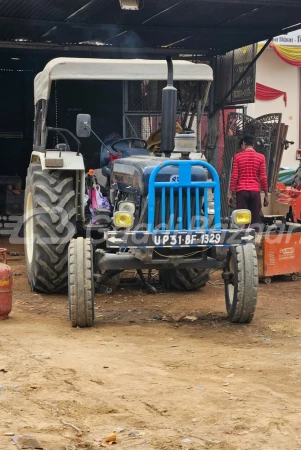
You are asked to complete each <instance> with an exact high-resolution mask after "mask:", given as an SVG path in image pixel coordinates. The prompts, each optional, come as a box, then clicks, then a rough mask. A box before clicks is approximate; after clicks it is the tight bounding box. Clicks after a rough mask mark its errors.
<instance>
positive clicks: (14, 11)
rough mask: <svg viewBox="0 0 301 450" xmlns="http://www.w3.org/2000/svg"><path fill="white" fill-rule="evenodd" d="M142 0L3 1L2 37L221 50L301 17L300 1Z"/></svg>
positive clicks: (0, 8)
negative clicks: (128, 6) (132, 1)
mask: <svg viewBox="0 0 301 450" xmlns="http://www.w3.org/2000/svg"><path fill="white" fill-rule="evenodd" d="M139 1H140V10H139V11H125V10H122V9H121V8H120V4H119V0H72V1H70V0H26V1H25V0H22V1H20V0H2V1H1V3H0V41H9V42H15V43H18V42H19V45H20V43H22V42H24V41H28V42H36V43H51V44H59V45H60V44H75V45H77V44H80V43H83V42H88V43H89V45H91V44H92V43H93V42H95V41H97V42H98V43H103V44H106V45H109V46H111V47H115V48H116V47H117V48H121V49H122V48H131V47H136V48H141V47H148V48H152V49H154V51H155V49H157V48H164V47H165V46H166V47H167V48H173V49H176V48H177V49H179V50H181V51H183V50H184V51H185V50H193V51H195V52H202V53H203V54H221V53H224V52H226V51H228V50H231V49H234V48H238V47H241V46H243V45H247V44H250V43H254V42H257V41H260V40H263V39H266V38H269V37H272V36H275V35H278V34H281V33H283V30H284V29H285V28H286V27H289V26H292V25H294V24H295V22H296V21H298V18H301V0H287V1H284V0H283V1H282V0H210V1H203V0H139ZM0 46H1V44H0Z"/></svg>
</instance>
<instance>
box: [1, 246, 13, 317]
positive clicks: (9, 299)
mask: <svg viewBox="0 0 301 450" xmlns="http://www.w3.org/2000/svg"><path fill="white" fill-rule="evenodd" d="M0 254H2V258H3V263H0V320H4V319H7V318H8V315H9V313H10V312H11V310H12V305H13V273H12V270H11V268H10V267H9V266H8V265H7V264H6V248H0Z"/></svg>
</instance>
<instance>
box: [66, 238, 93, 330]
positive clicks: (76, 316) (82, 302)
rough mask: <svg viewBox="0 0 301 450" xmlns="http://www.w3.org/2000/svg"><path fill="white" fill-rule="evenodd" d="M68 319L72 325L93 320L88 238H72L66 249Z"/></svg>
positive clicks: (90, 322) (81, 326) (89, 324)
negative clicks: (67, 264) (67, 249)
mask: <svg viewBox="0 0 301 450" xmlns="http://www.w3.org/2000/svg"><path fill="white" fill-rule="evenodd" d="M68 262H69V271H68V272H69V273H68V292H69V319H70V321H71V325H72V326H73V327H80V328H85V327H92V326H93V322H94V278H93V248H92V245H91V240H90V239H84V238H82V237H79V238H77V239H72V241H71V242H70V245H69V251H68Z"/></svg>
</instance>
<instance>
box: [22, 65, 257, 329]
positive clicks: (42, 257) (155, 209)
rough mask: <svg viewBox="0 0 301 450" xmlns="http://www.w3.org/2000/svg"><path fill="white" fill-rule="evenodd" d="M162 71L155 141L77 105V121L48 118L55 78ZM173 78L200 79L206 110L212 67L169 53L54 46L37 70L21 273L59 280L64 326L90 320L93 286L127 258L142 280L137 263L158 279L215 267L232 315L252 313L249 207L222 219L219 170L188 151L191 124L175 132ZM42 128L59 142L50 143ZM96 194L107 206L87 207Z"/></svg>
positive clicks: (201, 275) (44, 285) (49, 288)
mask: <svg viewBox="0 0 301 450" xmlns="http://www.w3.org/2000/svg"><path fill="white" fill-rule="evenodd" d="M166 75H167V86H166V87H164V88H163V90H162V117H161V124H160V125H161V128H160V145H159V151H156V153H154V152H151V150H150V149H149V146H148V142H147V140H146V139H143V138H142V137H141V136H137V135H135V136H128V135H127V136H125V134H123V135H124V136H125V137H123V138H122V137H120V136H119V137H117V138H116V136H115V137H114V136H113V137H111V138H110V139H102V138H101V137H100V136H99V134H98V133H96V132H95V131H94V129H93V117H92V118H91V115H89V114H87V113H88V111H85V113H84V114H83V113H80V114H78V115H77V117H76V133H73V132H72V131H70V129H68V128H62V127H59V126H58V124H55V126H48V125H47V113H48V108H49V104H50V95H51V88H52V85H53V84H54V83H55V82H56V81H58V80H59V81H60V80H72V81H74V80H86V81H87V82H89V81H91V80H93V81H95V80H101V81H103V80H121V81H122V82H124V81H126V80H140V81H141V80H158V81H160V82H164V80H166ZM174 80H175V81H176V82H177V83H178V85H180V83H181V82H186V81H189V82H191V83H195V84H199V83H201V84H202V88H201V89H198V92H199V93H202V102H201V104H202V108H201V109H202V110H204V108H205V105H206V103H207V97H208V92H209V87H210V84H211V82H212V80H213V75H212V69H211V68H210V67H209V66H208V65H205V64H194V63H191V62H188V61H175V62H174V63H173V62H172V59H171V57H169V56H168V57H167V58H166V61H150V60H139V59H137V60H118V59H116V60H110V59H84V58H57V59H54V60H52V61H50V62H49V63H48V64H47V65H46V67H45V68H44V70H43V71H42V72H41V73H39V74H38V75H37V76H36V78H35V85H34V87H35V121H34V143H33V152H32V154H31V158H30V165H29V168H28V173H27V178H26V192H25V226H24V236H25V258H26V268H27V275H28V281H29V285H30V288H31V290H35V291H39V292H47V293H58V292H64V291H67V289H68V296H69V318H70V321H71V324H72V326H73V327H91V326H93V323H94V292H95V290H96V289H100V291H101V288H103V287H105V285H106V283H108V282H110V280H113V279H115V280H116V278H117V279H118V276H119V274H121V273H122V272H123V271H127V270H136V271H137V273H138V274H139V276H140V277H141V280H142V283H144V285H145V286H148V287H149V285H148V283H147V282H146V281H145V278H144V275H143V271H146V270H147V271H150V270H152V269H155V270H157V271H158V272H159V278H160V280H161V283H162V284H163V286H164V287H165V288H166V289H167V290H183V291H191V290H196V289H199V288H202V287H204V286H205V285H206V283H207V281H208V280H209V278H210V273H211V271H212V269H220V270H221V272H222V278H223V281H224V285H225V302H226V310H227V315H228V317H229V320H230V321H231V322H239V323H248V322H250V321H251V320H252V318H253V315H254V312H255V308H256V303H257V290H258V269H257V257H256V252H255V246H254V240H255V232H254V230H253V229H251V228H250V227H249V225H250V223H251V214H250V211H248V210H235V211H233V213H232V216H231V221H230V222H229V221H228V222H226V223H222V221H221V212H220V211H221V208H220V182H219V176H218V173H217V172H216V170H215V169H214V168H213V167H212V166H211V165H210V164H208V162H206V161H204V160H202V159H200V158H197V156H199V155H197V153H196V148H197V146H198V141H199V139H197V138H196V137H195V135H194V134H193V132H192V130H191V129H186V130H183V132H182V133H176V122H177V117H178V116H177V114H178V113H177V108H178V90H177V88H176V87H175V85H174ZM165 83H166V82H165ZM73 95H74V96H76V95H77V92H76V90H75V91H74V94H73ZM90 100H91V102H101V100H102V99H101V98H95V99H94V98H91V99H90ZM197 126H198V128H200V122H199V121H198V124H197ZM51 133H54V134H55V136H56V143H55V145H51V146H49V135H50V134H51ZM123 133H124V130H123ZM91 139H96V141H97V142H99V149H100V150H99V154H100V156H99V159H100V161H99V167H96V168H95V170H93V169H89V167H86V164H85V159H84V156H83V155H84V154H85V152H84V151H83V152H82V151H81V146H82V142H84V145H85V146H86V145H87V146H88V142H89V141H90V140H91ZM49 147H50V148H49ZM193 155H195V156H193ZM100 179H101V180H102V181H100ZM100 185H101V186H100ZM96 187H98V189H101V192H99V191H98V192H96V191H97V189H96ZM96 194H98V195H100V196H101V198H102V199H103V200H104V199H105V200H106V205H107V207H106V208H102V207H98V208H97V207H96V208H94V209H93V208H91V201H92V203H93V199H92V200H91V196H93V195H96ZM108 205H109V206H108Z"/></svg>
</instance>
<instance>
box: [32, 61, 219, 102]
mask: <svg viewBox="0 0 301 450" xmlns="http://www.w3.org/2000/svg"><path fill="white" fill-rule="evenodd" d="M173 63H174V80H175V81H208V82H211V81H212V80H213V72H212V69H211V67H210V66H208V65H207V64H194V63H192V62H189V61H174V62H173ZM165 79H167V64H166V61H165V60H146V59H91V58H56V59H53V60H52V61H50V62H49V63H48V64H47V65H46V66H45V68H44V70H43V71H42V72H40V73H39V74H38V75H37V76H36V77H35V81H34V96H35V104H36V103H37V102H38V101H39V100H48V99H49V97H50V91H51V83H52V81H54V80H120V81H123V80H165Z"/></svg>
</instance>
